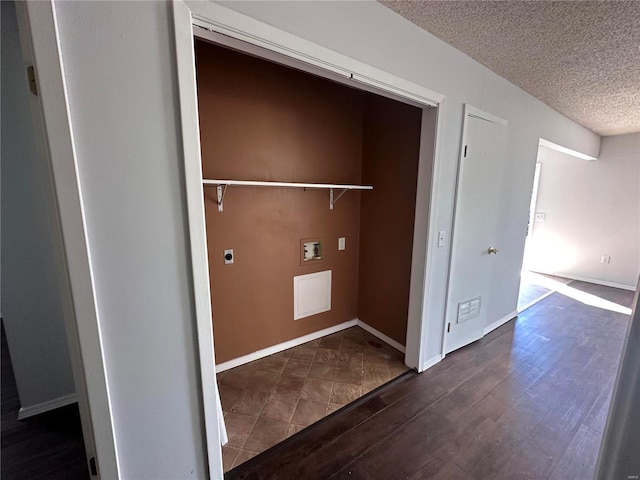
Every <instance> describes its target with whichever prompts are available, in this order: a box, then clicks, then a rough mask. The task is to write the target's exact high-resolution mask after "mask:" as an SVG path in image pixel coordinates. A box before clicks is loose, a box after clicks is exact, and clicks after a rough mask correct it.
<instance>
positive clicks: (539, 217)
mask: <svg viewBox="0 0 640 480" xmlns="http://www.w3.org/2000/svg"><path fill="white" fill-rule="evenodd" d="M545 216H546V215H545V214H544V213H536V222H544V219H545Z"/></svg>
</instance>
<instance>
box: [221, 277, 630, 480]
mask: <svg viewBox="0 0 640 480" xmlns="http://www.w3.org/2000/svg"><path fill="white" fill-rule="evenodd" d="M570 286H571V287H572V289H574V291H578V292H579V291H582V292H586V293H590V294H593V295H595V297H599V298H603V299H606V300H608V301H610V302H614V303H617V304H620V305H623V306H627V307H629V306H630V305H631V301H632V299H633V293H632V292H627V291H622V290H617V289H613V288H608V287H601V286H597V285H592V284H587V283H583V282H572V283H571V284H570ZM595 297H594V298H595ZM629 319H630V317H629V316H628V315H625V314H622V313H615V312H612V311H610V310H606V309H602V308H598V307H595V306H590V305H588V304H585V303H582V302H580V301H577V300H574V299H572V298H570V297H568V296H565V295H562V294H560V293H554V294H553V295H551V296H549V297H548V298H546V299H544V300H543V301H541V302H540V303H538V304H536V305H534V306H533V307H531V308H530V309H528V310H526V311H525V312H523V313H522V314H521V315H520V316H519V317H518V318H517V319H516V320H513V321H510V322H508V323H507V324H505V325H503V326H502V327H500V328H498V329H496V330H494V331H493V332H491V333H490V334H488V335H487V336H485V337H484V338H483V339H481V340H479V341H477V342H474V343H473V344H471V345H468V346H467V347H464V348H462V349H460V350H458V351H456V352H453V353H452V354H450V355H447V357H446V358H445V359H444V360H443V361H442V362H440V363H439V364H438V365H436V366H434V367H433V368H431V369H429V370H428V371H426V372H424V373H423V374H421V375H417V374H410V375H408V376H406V377H404V378H403V380H402V381H400V382H398V383H395V384H394V385H392V386H390V387H387V388H383V389H382V390H379V391H376V392H372V394H371V395H369V396H367V397H365V398H364V399H362V400H361V401H360V402H358V403H356V404H352V405H350V406H347V407H345V408H343V409H341V410H339V411H337V412H335V413H334V414H333V415H331V416H329V417H326V418H325V419H324V420H322V421H320V422H319V423H317V424H315V425H313V426H311V427H309V428H307V429H305V430H303V431H301V432H299V433H298V434H296V435H294V436H292V437H290V438H289V439H287V440H285V441H284V442H282V443H280V444H278V445H276V446H275V447H273V448H272V449H270V450H267V451H266V452H264V453H262V454H260V455H258V456H256V457H254V458H253V459H251V460H249V461H248V462H246V463H244V464H242V465H240V466H239V467H237V468H235V469H233V470H231V471H230V472H228V473H227V474H226V476H225V478H227V479H294V478H301V479H329V478H331V479H341V478H345V479H347V478H348V479H393V480H395V479H426V478H429V479H467V478H469V479H517V478H527V479H590V478H592V477H593V473H594V468H595V462H596V459H597V455H598V449H599V445H600V442H601V438H602V432H603V428H604V424H605V420H606V416H607V412H608V407H609V402H610V398H611V392H612V389H613V383H614V380H615V375H616V371H617V366H618V363H619V359H620V354H621V349H622V344H623V339H624V335H625V332H626V329H627V325H628V322H629Z"/></svg>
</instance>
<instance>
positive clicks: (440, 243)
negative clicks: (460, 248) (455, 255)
mask: <svg viewBox="0 0 640 480" xmlns="http://www.w3.org/2000/svg"><path fill="white" fill-rule="evenodd" d="M446 239H447V233H446V232H445V231H444V230H440V231H439V232H438V247H444V242H445V241H446Z"/></svg>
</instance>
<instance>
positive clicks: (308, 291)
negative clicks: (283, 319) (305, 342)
mask: <svg viewBox="0 0 640 480" xmlns="http://www.w3.org/2000/svg"><path fill="white" fill-rule="evenodd" d="M329 310H331V270H326V271H324V272H317V273H310V274H308V275H298V276H297V277H293V319H294V320H300V319H301V318H304V317H309V316H311V315H316V314H318V313H322V312H328V311H329Z"/></svg>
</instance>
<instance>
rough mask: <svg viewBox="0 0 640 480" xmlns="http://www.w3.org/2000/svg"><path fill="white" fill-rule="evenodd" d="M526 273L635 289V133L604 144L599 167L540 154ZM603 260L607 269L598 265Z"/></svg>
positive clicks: (638, 197) (638, 227)
mask: <svg viewBox="0 0 640 480" xmlns="http://www.w3.org/2000/svg"><path fill="white" fill-rule="evenodd" d="M538 162H540V163H541V164H542V166H541V168H540V186H539V189H538V199H537V205H536V211H537V212H541V213H544V214H545V220H544V221H543V222H541V221H538V222H534V224H533V233H532V235H531V237H530V239H529V241H528V242H529V243H528V246H527V257H526V262H525V266H526V267H527V268H528V269H530V270H533V271H536V272H542V273H549V274H553V275H559V276H565V277H569V278H573V277H576V278H584V279H592V280H594V281H598V282H607V283H612V284H618V285H625V286H628V287H630V288H635V285H636V283H637V281H638V275H639V273H640V133H634V134H628V135H619V136H615V137H603V138H602V144H601V150H600V156H599V159H598V160H595V161H586V160H580V159H578V158H575V157H572V156H570V155H567V154H564V153H560V152H557V151H556V150H552V149H550V148H546V147H542V146H541V147H540V149H539V151H538ZM603 255H608V256H610V257H611V263H609V264H603V263H600V259H601V257H602V256H603Z"/></svg>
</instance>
